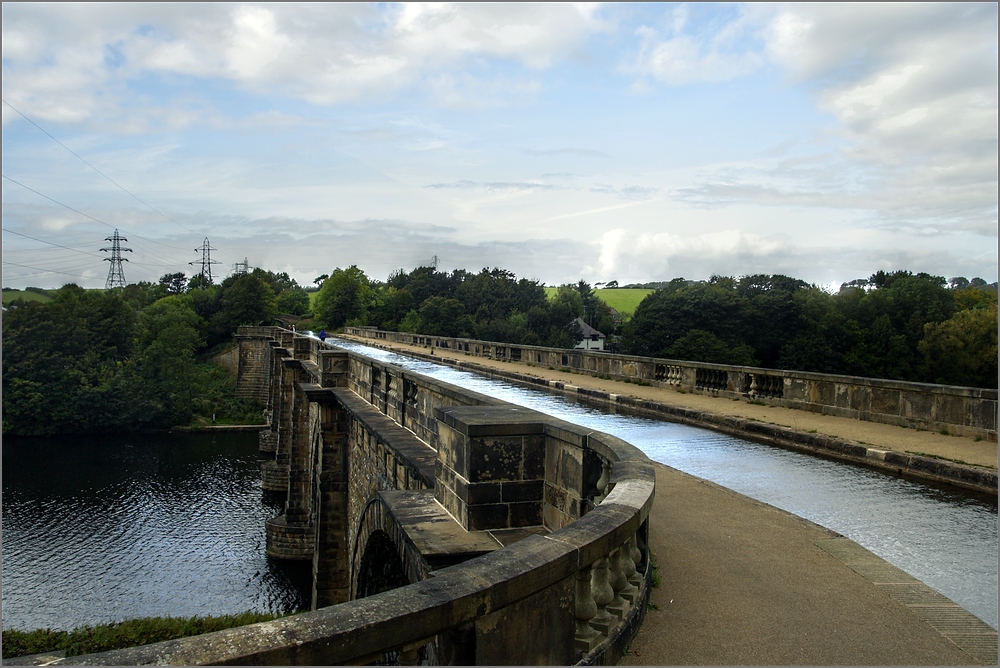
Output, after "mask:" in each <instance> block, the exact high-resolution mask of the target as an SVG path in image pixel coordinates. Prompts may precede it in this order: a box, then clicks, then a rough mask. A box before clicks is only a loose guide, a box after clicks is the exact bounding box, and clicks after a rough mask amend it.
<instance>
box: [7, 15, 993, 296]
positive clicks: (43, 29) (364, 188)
mask: <svg viewBox="0 0 1000 668" xmlns="http://www.w3.org/2000/svg"><path fill="white" fill-rule="evenodd" d="M2 12H3V15H2V19H3V24H2V31H3V42H2V49H3V79H2V88H3V104H2V109H3V135H2V137H3V180H2V183H3V286H4V287H13V288H24V287H27V286H37V287H43V288H53V287H59V286H61V285H63V284H65V283H77V284H78V285H81V286H83V287H89V288H100V287H104V285H105V282H106V280H107V278H108V272H109V269H110V267H111V265H112V263H111V262H109V261H108V260H109V258H110V256H111V252H110V251H103V252H102V250H101V249H102V248H109V247H111V246H112V242H111V241H109V238H110V237H111V236H112V235H113V233H114V230H115V229H117V230H119V233H120V235H121V236H122V237H124V238H125V239H127V242H123V243H122V244H121V245H122V247H123V248H129V249H131V250H130V251H125V252H122V257H123V258H125V259H127V260H128V262H126V263H124V265H123V271H124V275H125V278H126V280H127V281H128V282H130V283H132V282H137V281H153V282H156V281H157V280H159V278H160V277H161V276H163V275H165V274H168V273H175V272H184V273H186V274H187V275H188V276H190V275H193V274H195V273H197V272H198V271H200V270H201V260H202V257H203V253H202V250H201V249H202V247H203V244H204V243H205V240H206V239H207V240H208V243H209V244H210V247H211V248H212V249H214V250H212V251H211V259H212V260H213V261H215V262H218V264H216V265H213V266H212V272H213V277H214V278H215V279H216V282H218V280H219V279H221V278H223V277H225V276H227V275H229V274H230V273H231V272H232V271H234V269H235V266H236V264H237V263H242V262H243V261H246V262H247V263H248V265H249V266H250V267H262V268H264V269H268V270H270V271H275V272H282V271H284V272H288V274H289V275H290V276H292V277H293V278H295V279H296V280H297V281H299V283H300V284H302V285H303V286H309V285H311V284H312V282H313V279H314V278H316V277H317V276H319V275H321V274H326V273H329V272H331V271H332V270H333V269H334V268H337V267H342V268H343V267H348V266H350V265H357V266H358V267H360V268H361V269H362V270H364V271H365V273H366V274H367V275H368V276H369V277H371V278H372V279H375V280H385V279H386V278H387V277H388V276H389V274H390V273H391V272H392V271H394V270H398V269H404V270H407V271H409V270H411V269H413V268H415V267H417V266H427V265H431V264H432V263H433V262H436V266H437V267H438V269H439V270H442V271H450V270H452V269H456V268H461V269H467V270H469V271H472V272H478V271H479V270H480V269H482V268H484V267H503V268H505V269H508V270H510V271H512V272H514V273H515V274H516V275H517V276H518V277H523V278H530V279H534V280H538V281H541V282H543V283H546V284H548V285H559V284H563V283H575V282H576V281H579V280H585V281H587V282H588V283H591V284H596V283H604V282H608V281H612V280H616V281H618V282H619V284H621V285H625V284H628V283H644V282H649V281H667V280H670V279H673V278H677V277H684V278H687V279H694V280H703V279H707V278H709V277H710V276H712V275H713V274H718V275H726V276H742V275H747V274H754V273H766V274H785V275H788V276H793V277H795V278H800V279H803V280H805V281H807V282H809V283H814V284H817V285H821V286H825V287H830V288H831V289H836V288H837V287H839V285H840V283H842V282H844V281H849V280H853V279H856V278H863V277H867V276H869V275H871V274H872V273H874V272H876V271H879V270H884V271H896V270H908V271H912V272H928V273H931V274H934V275H940V276H944V277H946V278H951V277H953V276H965V277H967V278H973V277H975V276H979V277H982V278H984V279H985V280H986V281H987V282H993V281H996V280H997V156H998V152H997V151H998V149H997V123H998V120H997V28H998V26H997V4H996V3H975V4H958V3H947V4H924V3H920V4H901V3H891V4H874V3H864V4H846V3H838V4H803V5H798V4H778V5H767V4H746V5H743V4H709V3H693V4H666V3H664V4H657V3H639V4H619V3H612V4H569V3H558V4H527V3H526V4H515V5H510V4H485V3H475V4H437V3H435V4H382V3H379V4H350V3H336V4H303V5H296V4H290V3H282V4H239V3H225V4H211V3H192V4H182V3H165V4H157V3H135V4H129V3H113V4H75V3H72V4H44V3H18V2H4V3H3V10H2ZM191 263H194V264H191Z"/></svg>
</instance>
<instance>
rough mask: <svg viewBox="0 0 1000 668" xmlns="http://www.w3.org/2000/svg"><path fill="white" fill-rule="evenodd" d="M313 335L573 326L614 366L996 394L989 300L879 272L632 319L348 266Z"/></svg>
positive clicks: (697, 295) (660, 300)
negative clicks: (779, 374) (672, 362)
mask: <svg viewBox="0 0 1000 668" xmlns="http://www.w3.org/2000/svg"><path fill="white" fill-rule="evenodd" d="M320 279H321V280H320V282H321V284H322V287H321V289H320V291H319V295H317V298H316V301H315V304H314V319H315V322H316V323H318V326H325V327H328V328H331V329H337V328H340V327H343V326H345V325H371V326H375V327H378V328H380V329H385V330H391V331H406V332H414V333H419V334H436V335H439V336H455V337H467V338H475V339H482V340H488V341H498V342H505V343H519V344H522V345H541V346H551V347H560V348H570V347H573V346H574V345H576V343H578V342H579V341H580V336H581V335H580V331H579V328H578V327H577V326H576V325H575V324H574V321H575V319H576V318H577V317H582V318H583V319H584V320H585V321H586V322H587V323H588V324H591V325H592V326H594V327H595V328H596V329H598V330H599V331H601V332H603V333H604V334H606V335H608V336H609V340H610V341H611V342H612V345H613V346H614V348H615V350H616V351H617V352H622V353H625V354H630V355H642V356H648V357H663V358H671V359H678V360H690V361H700V362H714V363H719V364H735V365H744V366H758V367H764V368H770V369H789V370H797V371H816V372H820V373H830V374H843V375H854V376H864V377H870V378H888V379H895V380H906V381H917V382H927V383H943V384H951V385H967V386H974V387H985V388H991V387H997V286H996V284H995V283H993V284H987V283H986V282H985V281H984V280H982V279H980V278H974V279H972V280H971V281H970V280H968V279H967V278H964V277H956V278H952V279H950V280H946V279H945V278H943V277H941V276H931V275H929V274H926V273H918V274H913V273H911V272H909V271H896V272H891V273H887V272H884V271H879V272H877V273H875V274H872V275H871V276H869V277H868V278H865V279H857V280H853V281H850V282H848V283H845V284H843V285H842V286H841V287H840V290H839V291H837V292H836V293H831V292H829V291H826V290H823V289H821V288H820V287H818V286H816V285H810V284H808V283H806V282H805V281H802V280H799V279H795V278H791V277H788V276H782V275H777V274H776V275H768V274H755V275H749V276H741V277H733V276H712V277H711V278H710V279H709V280H707V281H691V280H685V279H683V278H676V279H674V280H672V281H668V282H662V283H657V284H655V286H656V289H655V291H654V292H652V293H650V294H649V295H648V296H647V297H646V298H645V299H644V300H643V301H642V302H641V303H640V304H639V306H638V307H637V308H636V310H635V313H634V314H632V316H631V317H628V316H627V315H623V314H616V313H614V312H613V311H612V309H610V308H609V307H608V305H607V304H606V303H605V302H604V301H603V300H601V299H600V298H598V297H597V296H596V295H595V294H594V292H593V290H592V289H591V287H590V285H589V284H587V283H585V282H584V281H580V282H578V283H577V284H576V285H564V286H561V287H560V288H559V289H558V292H557V293H556V295H555V296H554V297H553V298H552V299H547V298H546V296H545V290H544V288H543V286H542V285H541V284H540V283H539V282H537V281H533V280H528V279H523V278H522V279H518V278H517V277H516V276H515V275H514V274H513V273H511V272H509V271H506V270H504V269H499V268H494V269H489V268H487V269H483V270H482V271H481V272H479V273H478V274H473V273H470V272H468V271H465V270H461V269H458V270H455V271H452V272H450V273H445V272H439V271H437V270H436V269H434V268H432V267H418V268H416V269H414V270H413V271H411V272H409V273H407V272H405V271H403V270H399V271H396V272H394V273H393V274H391V275H390V276H389V278H388V280H386V281H385V282H384V283H381V282H377V281H373V280H371V279H369V278H368V277H367V276H366V275H365V273H364V272H363V271H362V270H360V269H359V268H358V267H356V266H352V267H349V268H347V269H339V268H338V269H336V270H334V272H333V273H332V274H330V275H328V276H323V277H320Z"/></svg>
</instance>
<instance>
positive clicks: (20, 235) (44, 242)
mask: <svg viewBox="0 0 1000 668" xmlns="http://www.w3.org/2000/svg"><path fill="white" fill-rule="evenodd" d="M2 229H3V231H4V232H7V233H8V234H16V235H17V236H19V237H24V238H25V239H31V240H32V241H39V242H41V243H43V244H48V245H50V246H55V247H56V248H65V249H66V250H68V251H73V252H74V253H82V254H83V255H89V256H91V257H100V256H99V255H96V254H94V253H88V252H87V251H82V250H77V249H76V248H70V247H69V246H62V245H60V244H57V243H53V242H51V241H46V240H45V239H39V238H38V237H32V236H29V235H27V234H21V233H20V232H15V231H14V230H8V229H7V228H6V227H4V228H2Z"/></svg>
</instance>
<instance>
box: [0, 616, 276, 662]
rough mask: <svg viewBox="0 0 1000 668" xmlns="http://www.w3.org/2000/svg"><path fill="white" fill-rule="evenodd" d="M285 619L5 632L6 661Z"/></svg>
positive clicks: (140, 622) (152, 621) (156, 620)
mask: <svg viewBox="0 0 1000 668" xmlns="http://www.w3.org/2000/svg"><path fill="white" fill-rule="evenodd" d="M283 616H285V615H271V614H263V613H258V612H244V613H241V614H237V615H222V616H220V617H190V618H184V617H142V618H139V619H128V620H125V621H123V622H118V623H116V624H99V625H97V626H83V627H79V628H76V629H73V630H72V631H53V630H51V629H36V630H34V631H18V630H15V629H10V630H8V629H4V632H3V658H4V659H12V658H14V657H17V656H27V655H29V654H40V653H42V652H56V651H65V652H66V656H78V655H80V654H93V653H94V652H107V651H110V650H113V649H123V648H125V647H135V646H137V645H148V644H150V643H154V642H162V641H164V640H173V639H174V638H185V637H187V636H196V635H200V634H202V633H210V632H212V631H221V630H223V629H230V628H233V627H235V626H246V625H247V624H256V623H257V622H266V621H269V620H271V619H277V618H279V617H283Z"/></svg>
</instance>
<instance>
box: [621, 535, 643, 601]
mask: <svg viewBox="0 0 1000 668" xmlns="http://www.w3.org/2000/svg"><path fill="white" fill-rule="evenodd" d="M619 552H621V561H622V573H623V574H624V577H625V586H624V587H622V590H621V595H622V598H624V599H625V600H626V601H628V602H629V603H635V599H636V598H637V597H638V596H639V587H637V586H636V584H635V583H634V582H633V581H634V580H635V573H636V570H635V562H634V561H633V560H632V539H631V538H629V539H628V540H627V541H625V543H624V544H622V546H621V549H620V550H619Z"/></svg>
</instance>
